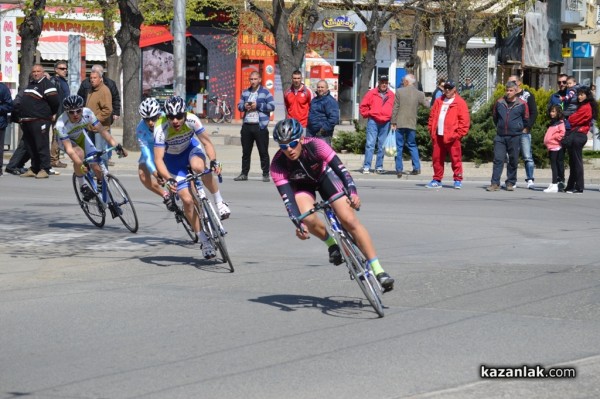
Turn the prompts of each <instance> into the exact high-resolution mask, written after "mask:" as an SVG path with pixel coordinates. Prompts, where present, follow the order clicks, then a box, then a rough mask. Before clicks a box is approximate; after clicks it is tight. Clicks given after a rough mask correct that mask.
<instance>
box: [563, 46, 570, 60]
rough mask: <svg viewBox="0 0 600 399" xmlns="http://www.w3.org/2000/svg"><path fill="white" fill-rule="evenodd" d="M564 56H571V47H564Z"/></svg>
mask: <svg viewBox="0 0 600 399" xmlns="http://www.w3.org/2000/svg"><path fill="white" fill-rule="evenodd" d="M562 57H563V58H571V47H563V48H562Z"/></svg>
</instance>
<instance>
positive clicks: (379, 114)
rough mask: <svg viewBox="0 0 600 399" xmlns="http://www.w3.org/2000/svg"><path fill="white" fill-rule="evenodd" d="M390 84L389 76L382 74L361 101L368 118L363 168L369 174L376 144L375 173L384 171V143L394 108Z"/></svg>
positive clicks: (360, 107) (362, 112) (361, 112)
mask: <svg viewBox="0 0 600 399" xmlns="http://www.w3.org/2000/svg"><path fill="white" fill-rule="evenodd" d="M388 85H389V81H388V76H387V75H381V76H380V77H379V83H378V84H377V87H375V88H373V89H371V90H369V91H368V92H367V93H366V94H365V95H364V97H363V99H362V101H361V102H360V106H359V111H360V115H361V116H362V117H363V118H365V119H367V143H366V145H365V162H364V164H363V169H362V172H363V173H364V174H368V173H369V170H370V169H371V162H372V161H373V152H374V151H375V145H377V159H376V161H375V173H384V170H383V143H384V142H385V138H386V136H387V134H388V133H389V131H390V120H391V119H392V110H393V108H394V92H393V91H392V90H390V89H389V88H388Z"/></svg>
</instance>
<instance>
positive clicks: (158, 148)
mask: <svg viewBox="0 0 600 399" xmlns="http://www.w3.org/2000/svg"><path fill="white" fill-rule="evenodd" d="M164 108H165V114H166V115H165V116H162V117H160V118H159V119H158V120H157V121H156V125H155V126H154V162H155V164H156V169H157V171H158V175H159V176H160V177H161V178H163V179H165V180H171V181H176V182H177V192H178V194H179V198H181V201H182V202H183V209H184V212H185V215H186V216H187V218H188V220H190V221H194V222H193V227H194V231H195V232H196V233H197V234H198V237H200V241H201V242H202V252H203V255H204V257H205V258H206V259H210V258H213V257H215V256H216V253H215V249H214V248H213V247H212V245H211V244H210V242H209V241H208V237H206V235H205V234H204V232H203V231H200V224H199V221H198V219H197V218H194V217H193V216H194V208H193V206H194V204H193V199H192V195H191V194H190V192H189V191H188V190H187V187H188V183H186V182H185V177H186V175H187V174H188V169H190V168H191V169H192V170H193V171H194V172H195V173H201V172H203V171H204V170H205V169H207V168H210V169H212V170H214V171H215V172H216V173H217V174H219V173H221V165H220V164H219V162H218V161H217V154H216V151H215V148H214V146H213V144H212V141H211V140H210V137H209V136H208V135H207V134H204V126H202V122H200V119H199V118H198V117H197V116H196V115H194V114H192V113H188V112H186V105H185V101H184V100H183V98H181V97H179V96H173V97H171V98H169V99H168V100H166V101H165V105H164ZM207 157H208V159H207ZM208 160H210V163H209V164H208V163H207V161H208ZM202 182H203V183H204V185H205V186H206V188H207V189H208V190H209V191H210V192H211V193H212V194H213V195H214V199H215V203H216V205H217V208H218V210H219V213H220V214H221V219H225V218H226V217H228V216H229V214H230V211H229V207H228V206H227V204H226V203H225V202H224V201H223V197H222V196H221V193H220V192H219V187H218V185H217V182H216V180H215V178H214V176H213V175H212V174H206V175H204V176H203V177H202Z"/></svg>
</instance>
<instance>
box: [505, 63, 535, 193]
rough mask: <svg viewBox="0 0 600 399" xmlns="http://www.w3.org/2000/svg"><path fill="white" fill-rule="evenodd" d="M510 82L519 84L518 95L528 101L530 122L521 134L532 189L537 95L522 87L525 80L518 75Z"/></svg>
mask: <svg viewBox="0 0 600 399" xmlns="http://www.w3.org/2000/svg"><path fill="white" fill-rule="evenodd" d="M508 81H509V82H514V83H516V85H517V97H519V98H520V99H521V100H523V101H525V102H526V103H527V108H529V122H528V123H527V126H525V128H524V129H523V134H522V135H521V156H522V157H523V163H524V164H525V174H526V178H525V180H526V182H527V188H528V189H530V190H533V189H535V184H534V183H533V181H534V178H533V171H534V169H535V163H534V162H533V153H532V151H531V128H532V127H533V124H534V123H535V119H536V118H537V114H538V111H537V104H536V102H535V97H534V96H533V94H531V92H530V91H529V90H525V89H523V88H522V87H521V85H522V84H523V82H521V78H520V77H518V76H517V75H512V76H511V77H509V78H508Z"/></svg>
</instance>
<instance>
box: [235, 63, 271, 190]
mask: <svg viewBox="0 0 600 399" xmlns="http://www.w3.org/2000/svg"><path fill="white" fill-rule="evenodd" d="M260 81H261V76H260V74H259V73H258V72H256V71H254V72H252V73H251V74H250V87H248V88H247V89H245V90H244V91H243V92H242V96H241V97H240V102H239V103H238V110H239V111H240V112H243V115H244V116H243V118H244V120H243V123H242V132H241V135H242V137H241V139H242V172H241V173H240V174H239V175H238V176H237V177H235V178H234V179H233V180H235V181H246V180H248V173H250V160H251V156H252V147H254V143H255V142H256V148H257V149H258V155H259V157H260V168H261V169H262V181H263V182H265V183H268V182H270V181H271V178H270V177H269V162H270V160H269V129H268V128H267V126H269V120H270V117H271V112H273V111H275V99H274V98H273V95H272V94H271V92H270V91H269V90H267V89H266V88H265V87H263V86H262V85H261V84H260Z"/></svg>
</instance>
